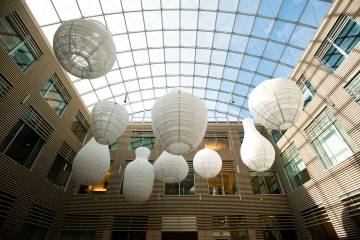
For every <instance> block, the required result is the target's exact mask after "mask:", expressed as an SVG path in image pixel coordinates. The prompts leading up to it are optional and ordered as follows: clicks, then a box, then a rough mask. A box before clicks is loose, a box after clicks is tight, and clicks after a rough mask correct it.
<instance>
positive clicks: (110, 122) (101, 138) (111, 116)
mask: <svg viewBox="0 0 360 240" xmlns="http://www.w3.org/2000/svg"><path fill="white" fill-rule="evenodd" d="M128 123H129V114H128V112H127V110H126V108H125V107H124V106H122V105H120V104H117V103H114V102H98V103H96V104H95V106H94V108H93V109H92V111H91V129H92V133H93V135H94V138H95V140H96V141H97V142H98V143H100V144H105V145H110V144H112V143H113V142H114V141H115V140H116V139H118V138H119V137H120V135H121V134H122V133H123V132H124V131H125V129H126V127H127V126H128Z"/></svg>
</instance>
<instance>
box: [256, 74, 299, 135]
mask: <svg viewBox="0 0 360 240" xmlns="http://www.w3.org/2000/svg"><path fill="white" fill-rule="evenodd" d="M303 106H304V100H303V95H302V92H301V89H300V88H299V86H297V85H296V84H295V82H294V81H291V80H289V79H286V78H274V79H270V80H266V81H264V82H262V83H261V84H259V85H258V86H257V87H256V88H255V89H254V90H253V91H252V92H251V94H250V96H249V110H250V113H251V114H252V116H253V117H254V118H255V119H256V122H257V123H260V124H262V125H263V126H265V127H266V128H269V129H277V130H286V129H288V128H289V127H291V126H292V125H293V123H294V122H295V121H296V119H297V118H298V117H299V115H300V112H301V111H302V109H303Z"/></svg>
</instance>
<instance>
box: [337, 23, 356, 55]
mask: <svg viewBox="0 0 360 240" xmlns="http://www.w3.org/2000/svg"><path fill="white" fill-rule="evenodd" d="M359 41H360V24H358V23H356V22H355V21H353V20H349V21H348V22H347V24H346V25H345V27H344V28H343V29H342V30H341V32H340V33H339V35H338V36H337V37H336V40H335V42H334V43H335V44H336V45H337V46H339V47H340V48H341V49H342V50H344V51H345V52H346V53H347V54H349V53H350V52H351V51H352V50H353V49H354V48H355V47H356V45H357V44H358V42H359Z"/></svg>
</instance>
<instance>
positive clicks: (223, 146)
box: [204, 136, 229, 150]
mask: <svg viewBox="0 0 360 240" xmlns="http://www.w3.org/2000/svg"><path fill="white" fill-rule="evenodd" d="M204 148H210V149H212V150H229V139H228V138H227V137H212V136H205V138H204Z"/></svg>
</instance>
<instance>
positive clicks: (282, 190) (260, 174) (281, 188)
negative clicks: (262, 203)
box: [248, 169, 284, 195]
mask: <svg viewBox="0 0 360 240" xmlns="http://www.w3.org/2000/svg"><path fill="white" fill-rule="evenodd" d="M268 172H273V173H274V177H275V178H276V179H277V182H278V184H279V190H280V193H270V192H269V189H268V186H267V183H266V181H265V179H264V177H266V176H265V174H266V173H268ZM251 173H255V174H256V177H261V178H262V182H263V184H264V186H265V189H266V193H261V192H260V193H255V189H254V188H253V180H252V177H254V176H251ZM248 176H249V178H250V184H251V188H252V190H253V194H255V195H284V189H283V187H282V184H281V181H280V178H279V176H278V174H277V172H276V171H275V170H272V169H269V170H267V171H264V172H261V173H260V172H256V171H252V170H248Z"/></svg>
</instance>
